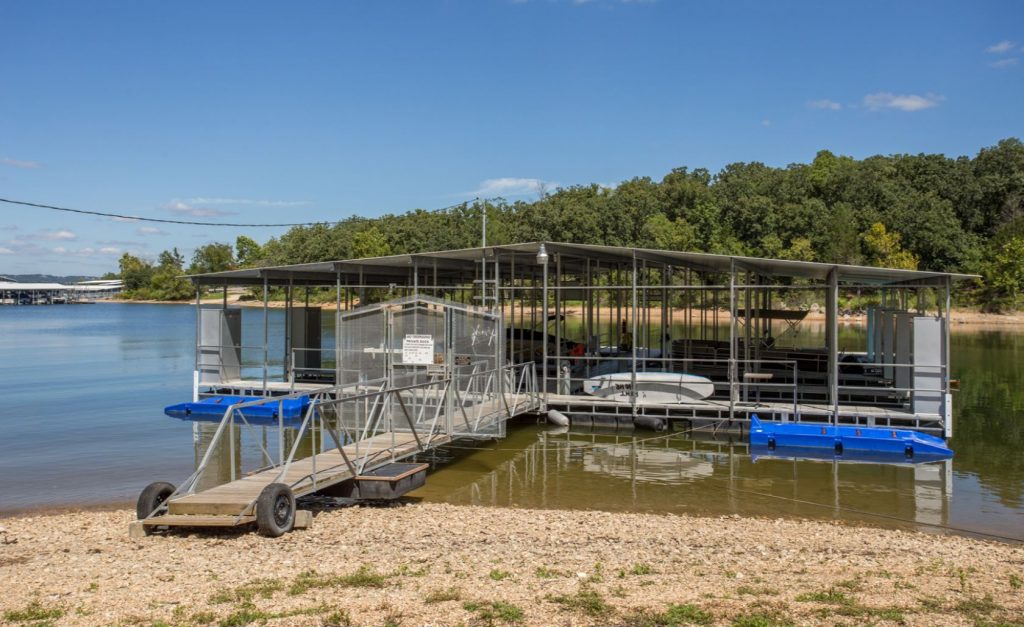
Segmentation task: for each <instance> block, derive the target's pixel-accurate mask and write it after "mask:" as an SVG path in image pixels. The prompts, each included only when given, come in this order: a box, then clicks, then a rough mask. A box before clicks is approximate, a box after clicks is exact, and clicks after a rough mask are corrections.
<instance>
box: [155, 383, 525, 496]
mask: <svg viewBox="0 0 1024 627" xmlns="http://www.w3.org/2000/svg"><path fill="white" fill-rule="evenodd" d="M535 373H536V369H535V366H534V364H533V363H524V364H516V365H509V366H505V367H503V368H498V369H491V370H482V369H480V370H477V369H474V370H473V371H472V372H469V373H459V372H452V373H450V374H449V375H448V376H441V375H432V376H430V378H429V380H426V381H422V380H420V381H417V380H416V379H417V378H419V379H423V378H424V376H423V375H422V374H420V375H406V376H404V377H395V378H393V379H391V380H388V379H378V380H372V381H364V382H360V383H358V384H346V385H340V386H334V387H330V388H323V389H320V390H316V391H315V392H312V393H310V392H295V393H291V394H287V395H283V396H275V397H267V398H262V399H258V400H253V401H247V402H242V403H235V404H233V405H230V406H228V407H227V409H226V410H225V411H224V415H223V417H222V418H221V420H220V422H219V424H218V426H217V429H216V431H215V432H214V434H213V436H212V438H211V440H210V442H209V444H208V445H207V448H206V451H205V453H204V454H203V457H202V459H201V460H200V461H199V464H198V465H197V467H196V470H195V472H194V473H192V475H191V476H190V477H189V478H188V479H186V480H185V481H184V482H183V483H182V484H181V485H180V486H179V487H178V488H177V489H176V490H175V491H174V493H173V494H172V495H171V496H170V497H169V498H168V499H167V500H166V501H165V502H164V504H162V505H161V506H160V507H158V508H157V509H156V510H154V511H153V512H152V513H151V514H150V516H153V515H159V514H161V513H162V512H163V511H166V508H167V505H166V503H168V502H170V501H172V500H174V499H175V498H178V497H182V496H187V495H190V494H195V493H197V492H201V491H203V490H205V489H209V488H212V487H215V484H216V483H218V482H220V483H223V480H224V479H226V480H227V481H236V480H237V479H240V478H241V477H240V476H239V475H242V474H243V473H242V470H241V466H242V464H241V463H240V461H241V460H240V456H241V450H240V448H241V444H240V442H241V438H240V437H239V438H236V435H239V434H240V432H241V430H242V429H249V430H251V431H252V430H255V429H256V428H257V427H266V426H268V425H267V418H266V417H262V418H259V419H256V418H255V417H254V416H253V412H252V409H253V408H256V407H268V406H269V407H273V406H275V405H276V406H277V411H276V412H275V415H274V417H273V421H274V423H273V424H272V426H274V427H276V428H277V436H278V437H277V447H276V448H277V450H276V454H274V453H272V452H271V450H269V449H268V446H267V442H266V441H265V440H264V439H261V438H259V437H255V438H252V440H253V441H255V443H256V449H258V454H259V456H260V462H259V466H258V467H256V468H255V469H253V470H249V471H248V472H245V473H244V475H245V476H246V477H252V476H255V475H260V476H261V477H262V478H266V479H267V483H268V484H269V483H286V484H287V485H289V487H291V488H292V490H293V491H294V492H295V494H296V496H302V495H304V494H309V493H311V492H316V491H317V490H320V489H323V488H325V487H328V486H330V485H334V484H336V483H338V482H340V481H344V480H346V479H349V478H353V477H358V476H360V475H362V474H363V473H365V472H368V471H370V470H373V469H374V468H376V467H378V466H381V465H384V464H387V463H391V462H394V461H398V460H400V459H403V458H406V457H410V456H412V455H415V454H417V453H421V452H424V451H427V450H429V449H431V448H434V447H436V446H440V445H442V444H445V443H448V442H450V441H452V440H455V439H458V438H492V437H499V436H501V435H503V434H504V423H505V421H506V420H508V419H509V418H511V417H513V416H515V415H517V414H521V413H525V412H528V411H534V410H536V409H538V408H539V407H540V406H541V403H542V399H541V395H540V394H539V392H538V389H537V380H536V374H535ZM303 397H308V399H309V404H308V405H307V406H306V408H305V411H304V412H303V413H302V416H301V422H299V421H298V419H297V417H293V418H286V417H285V413H286V412H285V403H286V401H296V400H301V399H302V398H303ZM247 414H248V415H247ZM296 423H297V424H296ZM289 431H291V433H288V432H289ZM286 439H287V440H290V442H291V444H290V446H287V445H286ZM236 440H237V441H236ZM225 445H226V446H227V449H228V451H227V457H228V459H227V461H228V466H229V472H228V475H227V477H221V478H219V479H218V478H216V477H215V478H213V481H211V480H210V479H211V478H210V477H209V476H208V475H209V473H210V471H211V468H212V467H213V463H212V462H213V460H214V456H215V455H217V454H218V451H219V449H220V447H221V446H225ZM271 448H273V447H271ZM323 453H331V455H323ZM334 453H337V454H338V455H334ZM306 458H308V459H309V461H310V462H311V464H309V471H308V472H304V471H300V472H301V474H299V475H296V474H295V473H294V472H292V471H293V470H294V469H295V467H296V462H298V461H300V460H305V459H306ZM303 468H304V469H305V468H306V466H305V465H304V466H303ZM254 504H255V501H253V502H252V503H250V504H249V507H247V508H245V509H243V510H242V512H239V515H242V514H243V513H244V512H246V511H251V509H252V506H253V505H254Z"/></svg>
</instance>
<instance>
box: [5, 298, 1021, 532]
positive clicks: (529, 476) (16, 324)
mask: <svg viewBox="0 0 1024 627" xmlns="http://www.w3.org/2000/svg"><path fill="white" fill-rule="evenodd" d="M194 316H195V311H194V308H192V307H188V306H170V305H134V304H97V305H67V306H47V307H0V399H2V401H0V426H2V428H3V432H2V437H0V514H3V513H11V512H15V511H21V510H25V509H34V508H54V507H63V506H79V505H89V504H108V503H124V504H128V503H132V502H134V499H135V497H136V495H137V494H138V492H139V490H141V488H142V487H143V486H145V485H146V484H147V483H149V482H151V481H154V480H168V481H171V482H172V483H178V482H180V481H182V480H183V479H185V478H186V477H187V476H188V475H189V474H191V472H192V470H194V468H195V463H196V456H197V455H199V454H200V453H201V452H202V442H203V440H204V439H205V438H202V437H200V438H199V441H198V442H196V441H195V439H194V437H193V428H192V423H190V422H183V421H180V420H176V419H173V418H168V417H166V416H164V415H163V413H162V408H163V407H164V406H166V405H170V404H173V403H177V402H181V401H184V400H188V399H189V398H190V397H191V381H192V369H193V360H194V355H193V347H194V343H195V327H194ZM331 319H332V317H331V316H325V336H326V337H327V339H328V341H329V338H330V335H331V331H332V330H333V329H329V328H328V327H330V326H332V325H333V323H332V322H331ZM270 320H271V325H272V327H276V328H278V329H280V328H281V326H283V312H282V311H280V310H272V311H271V312H270ZM243 326H244V327H246V328H248V329H249V332H250V333H256V334H258V335H259V336H262V311H260V310H256V309H253V310H247V311H246V312H245V313H244V315H243ZM804 333H805V334H808V335H807V336H806V337H805V339H814V336H815V334H816V333H818V331H817V330H814V329H813V328H811V329H808V330H806V331H804ZM861 333H862V331H861V330H860V329H858V328H855V327H847V328H846V329H844V331H843V338H844V340H845V341H848V342H850V343H851V344H850V345H853V344H854V343H856V342H857V341H858V337H859V335H860V334H861ZM246 335H247V333H246V331H245V330H243V336H246ZM274 335H278V336H280V333H275V332H274V330H273V329H272V331H271V337H274ZM271 350H272V353H274V354H276V353H278V352H280V347H279V346H272V349H271ZM1022 358H1024V333H1020V332H1015V331H989V330H970V329H967V328H964V327H958V328H954V333H953V376H954V378H959V379H961V380H962V386H961V388H962V389H961V391H960V392H958V393H957V394H956V395H955V396H954V398H955V437H954V438H953V440H952V442H951V446H952V448H953V449H954V450H955V451H956V455H955V457H954V458H953V460H952V461H950V462H942V463H932V464H917V465H909V464H907V465H902V464H901V465H883V464H866V463H846V462H844V463H833V462H826V461H808V460H799V461H794V460H784V459H763V458H762V459H758V460H753V459H751V457H750V456H749V455H748V454H747V453H746V449H745V447H744V446H742V445H739V444H740V443H733V444H732V445H731V444H730V442H729V441H728V439H719V440H712V439H709V437H708V436H706V435H701V437H695V438H693V439H691V438H688V437H686V436H685V435H682V434H676V435H672V436H669V437H664V436H660V437H654V436H655V434H653V433H650V432H636V433H632V432H628V431H620V432H618V433H615V432H592V431H588V430H583V429H579V430H577V429H574V430H573V431H572V432H569V433H559V432H558V431H557V430H552V429H551V428H550V427H546V426H543V425H541V426H538V425H534V424H532V423H531V424H519V425H511V426H510V427H509V437H508V438H506V439H505V440H501V441H497V442H490V443H482V444H469V445H460V446H453V447H450V448H448V449H445V450H443V451H440V452H438V453H437V454H436V455H433V456H432V458H431V461H433V462H434V469H433V471H432V473H431V474H430V476H429V478H428V482H427V486H426V487H425V488H423V489H421V490H419V491H417V492H415V493H413V496H414V497H416V498H421V499H426V500H431V501H445V502H452V503H476V504H485V505H503V506H507V505H511V506H521V507H540V508H584V509H604V510H613V511H614V510H631V511H649V512H678V513H692V514H702V515H723V514H740V515H757V516H767V517H777V516H800V517H810V518H826V519H832V518H838V519H844V520H852V521H858V522H866V523H869V524H876V525H884V526H896V527H919V528H924V529H940V530H941V529H946V530H949V528H955V529H958V530H966V531H975V532H978V533H988V534H995V535H998V536H1003V537H1009V538H1021V537H1024V457H1022V456H1021V454H1020V451H1021V448H1022V446H1024V423H1022V419H1024V369H1022V368H1021V365H1020V364H1021V363H1022Z"/></svg>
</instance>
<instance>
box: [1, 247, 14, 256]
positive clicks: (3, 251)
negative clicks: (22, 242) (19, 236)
mask: <svg viewBox="0 0 1024 627" xmlns="http://www.w3.org/2000/svg"><path fill="white" fill-rule="evenodd" d="M13 254H14V251H13V250H11V249H10V248H4V247H3V246H0V255H13Z"/></svg>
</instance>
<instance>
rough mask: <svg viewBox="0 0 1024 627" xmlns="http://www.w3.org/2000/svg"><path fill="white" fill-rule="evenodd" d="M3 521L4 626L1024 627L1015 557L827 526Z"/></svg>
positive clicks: (328, 518)
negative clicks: (162, 529)
mask: <svg viewBox="0 0 1024 627" xmlns="http://www.w3.org/2000/svg"><path fill="white" fill-rule="evenodd" d="M131 519H132V515H131V512H129V511H124V510H118V511H107V512H101V511H83V512H77V513H58V514H52V515H49V514H48V515H32V516H19V517H12V518H6V519H0V586H2V588H3V590H4V591H5V594H4V595H3V597H2V598H0V615H2V617H3V621H2V622H3V623H4V624H26V625H27V624H55V625H129V624H130V625H199V624H209V625H225V626H232V625H234V626H237V625H246V624H269V625H378V626H379V625H486V624H493V625H501V624H527V625H651V626H653V625H683V624H706V625H729V624H734V625H788V624H793V625H818V624H821V625H836V624H846V625H861V624H907V625H936V624H943V625H976V624H1022V621H1024V593H1022V590H1021V586H1022V578H1024V547H1022V546H1020V545H1009V544H1003V543H998V542H991V541H982V540H975V539H970V538H965V537H957V536H937V535H927V534H923V533H917V532H907V531H898V530H881V529H872V528H863V527H850V526H844V525H840V524H833V523H827V522H824V523H823V522H811V521H800V520H788V519H750V518H739V517H723V518H692V517H682V516H673V515H653V514H621V513H618V514H612V513H605V512H590V511H582V512H581V511H536V510H525V509H499V508H481V507H466V506H451V505H442V504H412V505H406V506H403V507H394V508H347V509H340V510H333V511H328V512H323V513H320V514H318V515H317V516H316V519H315V522H314V525H313V527H312V528H310V529H307V530H299V531H294V532H292V533H290V534H287V535H286V536H284V537H282V538H278V539H268V538H263V537H261V536H259V535H257V534H255V533H252V532H248V533H239V532H230V533H227V532H221V533H215V534H211V533H188V532H181V531H179V532H175V533H170V534H166V535H153V536H149V537H146V538H142V539H129V537H128V533H127V525H128V522H129V521H130V520H131Z"/></svg>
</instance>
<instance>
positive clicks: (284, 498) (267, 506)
mask: <svg viewBox="0 0 1024 627" xmlns="http://www.w3.org/2000/svg"><path fill="white" fill-rule="evenodd" d="M294 525H295V494H294V493H292V489H291V488H289V487H288V486H286V485H285V484H283V483H271V484H270V485H268V486H267V487H265V488H263V491H262V492H260V496H259V498H257V499H256V528H257V529H258V530H259V532H260V535H264V536H267V537H269V538H276V537H278V536H281V535H283V534H285V533H288V532H289V531H291V530H292V527H293V526H294Z"/></svg>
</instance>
